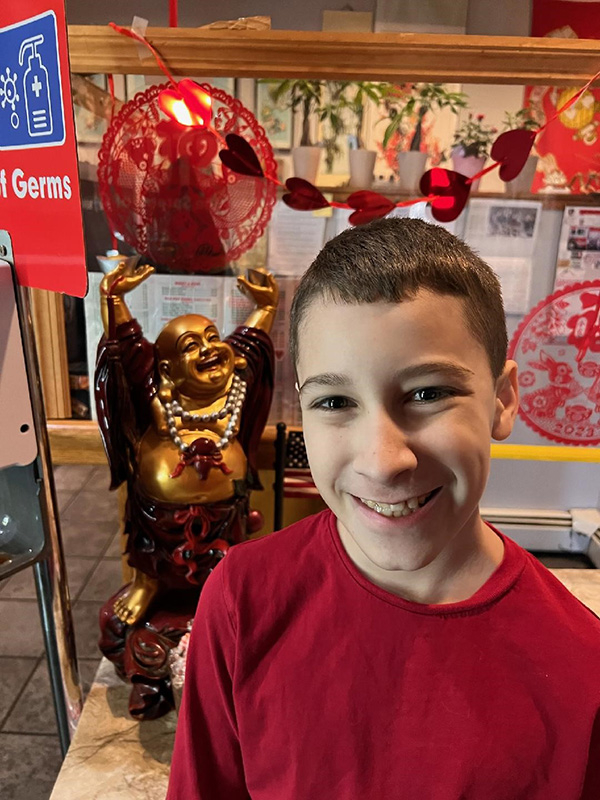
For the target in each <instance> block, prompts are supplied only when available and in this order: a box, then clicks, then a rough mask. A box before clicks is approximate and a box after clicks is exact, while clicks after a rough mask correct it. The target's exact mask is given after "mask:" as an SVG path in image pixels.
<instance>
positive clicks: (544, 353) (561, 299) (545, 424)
mask: <svg viewBox="0 0 600 800" xmlns="http://www.w3.org/2000/svg"><path fill="white" fill-rule="evenodd" d="M598 353H600V281H588V282H586V283H577V284H572V285H570V286H566V287H564V288H563V289H560V290H559V291H557V292H554V294H552V295H550V296H549V297H546V298H545V299H544V300H542V301H541V302H540V303H538V305H537V306H536V307H535V308H534V309H532V311H530V312H529V314H528V315H527V316H526V317H525V319H524V320H523V322H522V323H521V325H520V326H519V328H518V329H517V331H516V332H515V335H514V336H513V339H512V341H511V343H510V346H509V351H508V357H509V358H513V359H514V360H515V361H517V363H518V365H519V386H520V391H521V403H520V407H519V414H520V416H521V417H522V419H523V420H524V421H525V422H526V423H527V425H529V427H530V428H532V429H533V430H534V431H536V433H539V434H541V435H542V436H545V437H546V438H547V439H551V440H552V441H554V442H559V443H560V444H570V445H597V444H600V359H599V358H598Z"/></svg>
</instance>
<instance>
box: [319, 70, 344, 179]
mask: <svg viewBox="0 0 600 800" xmlns="http://www.w3.org/2000/svg"><path fill="white" fill-rule="evenodd" d="M348 85H349V82H348V81H325V86H324V90H325V91H324V96H325V97H326V101H325V102H324V103H323V104H322V105H321V106H320V107H319V108H318V109H317V113H318V115H319V119H320V121H321V123H322V125H323V136H322V143H323V148H324V150H325V168H326V170H327V172H329V173H330V172H331V171H332V169H333V162H334V160H335V158H336V156H339V155H340V153H341V152H342V151H341V148H340V145H339V137H340V136H341V135H342V134H343V133H344V132H345V130H346V125H345V123H344V118H343V115H342V110H343V108H344V107H345V103H344V92H345V91H346V89H347V87H348Z"/></svg>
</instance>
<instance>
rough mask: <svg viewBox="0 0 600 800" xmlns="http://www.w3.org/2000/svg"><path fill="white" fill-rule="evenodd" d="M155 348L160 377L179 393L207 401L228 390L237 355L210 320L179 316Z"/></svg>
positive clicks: (193, 316) (195, 316)
mask: <svg viewBox="0 0 600 800" xmlns="http://www.w3.org/2000/svg"><path fill="white" fill-rule="evenodd" d="M156 347H157V350H158V356H159V370H160V373H161V376H163V377H166V378H167V379H168V380H170V381H171V382H172V383H173V386H174V387H175V389H176V391H177V392H178V393H179V394H182V395H185V396H186V397H190V398H192V399H196V400H199V401H202V402H207V401H212V400H215V399H217V398H218V397H219V396H220V395H222V394H223V393H224V392H225V391H226V390H227V386H228V383H229V380H230V378H231V376H232V373H233V370H234V368H235V366H236V355H235V353H234V351H233V348H232V347H231V346H230V345H229V344H228V343H227V342H223V341H222V340H221V337H220V336H219V332H218V330H217V328H216V326H215V324H214V323H213V322H212V321H211V320H209V319H207V318H206V317H202V316H199V315H191V314H190V315H187V316H184V317H178V318H177V319H175V320H173V321H172V322H170V323H169V324H168V325H167V326H165V328H164V329H163V330H162V332H161V333H160V335H159V337H158V339H157V341H156Z"/></svg>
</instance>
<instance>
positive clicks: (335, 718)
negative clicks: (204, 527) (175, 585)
mask: <svg viewBox="0 0 600 800" xmlns="http://www.w3.org/2000/svg"><path fill="white" fill-rule="evenodd" d="M503 540H504V544H505V553H504V559H503V561H502V563H501V564H500V565H499V566H498V568H497V569H496V571H495V572H494V574H493V575H492V576H491V577H490V578H489V580H488V581H487V582H486V583H485V584H484V585H483V586H482V587H481V588H480V589H479V590H478V591H477V592H476V593H475V594H474V595H473V597H471V598H470V599H469V600H465V601H463V602H460V603H452V604H447V605H421V604H418V603H412V602H409V601H407V600H403V599H402V598H400V597H397V596H396V595H394V594H391V593H389V592H387V591H385V590H384V589H381V588H379V587H377V586H375V585H373V584H372V583H371V582H370V581H368V580H367V579H366V578H365V577H364V576H363V575H362V574H361V573H360V572H359V571H358V569H357V568H356V566H355V565H354V564H353V562H352V561H351V560H350V559H349V557H348V555H347V554H346V552H345V550H344V548H343V547H342V544H341V542H340V539H339V536H338V533H337V529H336V525H335V518H334V517H333V515H332V514H331V512H329V511H324V512H323V513H321V514H318V515H317V516H314V517H310V518H308V519H305V520H302V521H301V522H298V523H297V524H295V525H292V526H291V527H289V528H287V529H285V530H283V531H280V532H278V533H275V534H273V535H272V536H269V537H266V538H265V539H261V540H258V541H251V542H245V543H243V544H240V545H237V546H236V547H234V548H233V549H232V550H231V551H230V552H229V554H228V556H227V558H226V559H224V561H223V562H221V564H219V566H218V567H217V568H216V570H215V572H214V573H213V575H211V577H210V579H209V580H208V582H207V584H206V586H205V588H204V590H203V592H202V596H201V599H200V605H199V607H198V613H197V616H196V620H195V623H194V628H193V632H192V637H191V642H190V649H189V660H188V667H187V677H186V686H185V691H184V698H183V707H182V710H181V714H180V718H179V724H178V730H177V737H176V742H175V752H174V755H173V765H172V770H171V782H170V786H169V793H168V796H167V800H198V799H199V798H201V800H239V798H244V800H248V798H252V800H391V798H394V800H395V798H402V799H403V800H404V798H406V800H521V799H523V800H582V799H583V798H585V800H599V798H600V713H599V708H600V678H599V673H600V621H599V620H598V618H597V617H596V616H595V615H594V614H592V612H591V611H589V610H588V609H587V608H586V607H585V606H583V605H582V604H581V603H580V602H579V601H578V600H577V599H575V598H574V597H573V596H572V595H571V594H570V593H569V592H568V591H567V590H566V589H565V588H564V587H563V586H562V584H561V583H560V582H559V581H558V580H556V579H555V578H554V577H553V576H552V575H551V574H550V573H549V572H548V570H546V568H545V567H543V566H542V565H541V564H539V563H538V562H537V561H536V560H535V559H534V558H533V557H532V556H531V555H529V554H528V553H527V552H526V551H525V550H522V549H521V548H520V547H519V546H518V545H516V544H515V543H514V542H512V541H511V540H510V539H506V538H505V537H503Z"/></svg>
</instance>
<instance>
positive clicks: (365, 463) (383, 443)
mask: <svg viewBox="0 0 600 800" xmlns="http://www.w3.org/2000/svg"><path fill="white" fill-rule="evenodd" d="M356 434H357V435H356V440H355V447H354V461H353V467H354V470H355V471H356V472H357V473H358V474H360V475H363V476H365V477H367V478H369V479H370V480H372V481H373V482H377V483H382V484H385V483H390V482H392V481H393V480H394V478H395V477H396V476H397V475H399V474H401V473H403V472H406V471H407V470H408V471H412V470H414V469H415V468H416V466H417V457H416V455H415V452H414V450H413V449H412V447H411V444H410V440H409V438H408V436H407V434H406V432H405V431H403V430H402V428H401V427H400V426H399V424H398V423H397V422H396V421H395V420H394V419H392V418H391V417H390V415H389V414H387V413H385V412H381V413H380V414H378V415H376V416H375V415H372V416H371V417H370V418H366V419H365V420H364V422H363V425H361V428H360V431H356Z"/></svg>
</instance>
